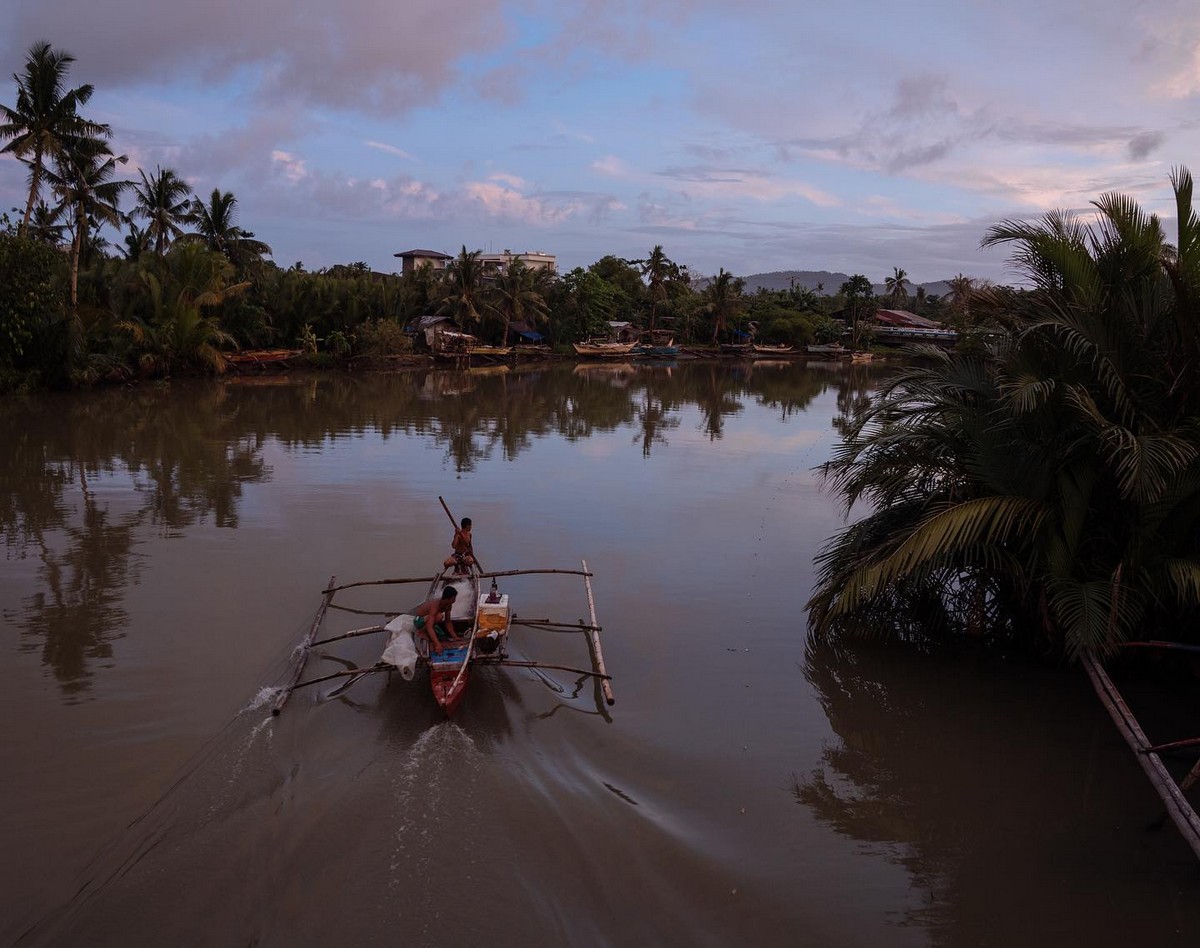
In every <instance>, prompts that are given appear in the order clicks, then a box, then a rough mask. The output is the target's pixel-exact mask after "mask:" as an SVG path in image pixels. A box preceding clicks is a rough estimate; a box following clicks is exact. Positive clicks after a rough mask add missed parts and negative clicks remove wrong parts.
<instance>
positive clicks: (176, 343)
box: [0, 42, 971, 390]
mask: <svg viewBox="0 0 1200 948" xmlns="http://www.w3.org/2000/svg"><path fill="white" fill-rule="evenodd" d="M72 62H74V59H73V57H71V56H70V55H69V54H67V53H64V52H62V51H59V50H55V49H53V48H52V47H51V46H50V44H49V43H46V42H39V43H36V44H34V45H33V46H32V47H31V48H30V50H29V53H28V57H27V61H26V64H25V69H24V71H23V72H21V73H20V74H18V75H16V76H14V79H15V80H16V84H17V87H16V96H15V100H14V103H13V105H11V106H7V105H5V106H0V142H4V145H3V151H4V152H5V153H8V154H11V155H12V156H14V157H15V158H16V159H17V160H18V161H20V162H22V163H23V164H24V165H25V166H26V168H27V169H28V171H29V178H28V180H29V192H28V198H27V200H26V201H25V207H24V208H23V209H22V208H17V209H14V210H16V212H17V213H16V218H15V219H16V221H17V223H16V224H15V225H7V226H6V228H5V230H6V232H7V233H8V235H9V237H10V238H11V239H12V240H13V241H15V242H14V243H10V244H7V245H6V249H5V253H6V261H8V265H9V266H11V267H15V268H17V269H18V270H19V271H20V272H21V273H23V274H24V273H28V274H32V276H30V277H29V279H32V280H34V281H35V282H37V281H41V282H40V283H39V286H43V289H42V290H41V291H39V293H40V294H41V295H37V294H35V295H32V296H31V295H30V294H29V291H28V290H26V289H20V285H21V284H20V281H14V282H11V283H10V284H9V285H7V286H0V311H2V312H3V314H4V316H3V318H4V320H5V322H4V325H3V327H2V331H3V332H4V337H3V342H2V343H0V344H2V345H3V346H4V347H5V348H4V350H3V351H2V352H0V367H3V366H7V367H9V368H13V367H16V366H17V365H18V360H23V361H20V363H19V364H20V366H21V367H22V368H23V371H24V373H25V374H22V375H21V376H20V384H25V383H26V382H27V381H32V382H33V383H34V384H39V383H40V384H86V383H90V382H94V381H98V380H103V379H110V380H123V379H127V378H129V377H131V376H134V375H138V376H142V377H155V376H165V375H169V374H171V373H178V372H200V371H203V372H220V371H222V370H223V368H224V366H225V361H226V357H227V356H228V354H229V353H230V352H232V351H234V350H236V349H254V348H267V347H270V348H284V349H295V350H301V351H303V352H305V353H307V354H308V355H309V356H310V358H311V360H312V362H313V363H314V364H318V365H324V364H329V363H335V362H342V361H345V360H348V359H350V358H353V357H356V356H363V357H371V358H379V357H386V356H389V355H394V354H397V353H403V352H406V351H408V350H409V349H411V348H412V347H413V345H414V344H416V345H420V344H421V336H420V335H419V334H418V333H416V332H415V331H413V326H412V324H413V323H414V322H415V321H416V320H417V319H418V318H420V317H427V316H438V315H441V316H445V317H448V318H450V319H452V320H453V321H454V322H455V323H456V324H457V326H458V328H459V329H461V330H463V331H466V332H470V333H472V334H475V335H476V336H478V337H479V338H480V340H481V341H483V342H486V343H492V344H501V343H510V342H512V341H514V340H515V338H516V337H515V336H514V335H513V332H512V330H513V329H514V327H516V328H518V329H520V330H523V331H529V330H533V331H535V332H537V333H539V334H540V335H541V336H542V337H543V339H544V340H545V341H546V342H548V343H550V344H551V345H553V346H556V347H558V348H559V349H561V350H563V351H568V352H569V351H570V348H569V347H570V343H572V342H577V341H580V340H582V339H586V338H589V337H593V336H608V335H610V334H611V332H612V330H611V327H610V325H609V324H610V323H612V322H626V323H630V324H632V325H633V326H634V327H637V328H640V329H648V330H653V329H659V330H663V331H665V332H666V333H667V334H668V335H673V336H674V338H675V341H676V342H677V343H678V344H681V345H708V344H715V343H719V342H727V341H730V340H732V339H733V338H735V337H737V338H745V335H753V336H755V337H756V338H758V339H760V340H763V341H767V342H771V343H790V344H792V345H797V346H801V345H805V344H808V343H811V342H814V341H815V342H828V341H831V340H833V339H836V338H837V337H838V336H839V335H840V334H841V331H842V329H841V325H840V324H839V323H835V322H834V321H833V320H832V319H831V317H833V316H835V315H837V316H840V317H841V318H842V319H844V320H846V321H847V322H848V324H849V325H850V326H851V327H852V328H853V330H854V339H855V340H856V342H859V343H864V344H865V342H867V341H869V337H868V336H867V335H866V333H865V332H864V326H865V320H866V315H867V314H869V313H870V312H871V311H872V309H873V307H874V305H875V302H876V301H875V299H874V297H873V295H872V294H873V289H872V286H871V283H870V281H868V280H867V278H866V277H865V276H863V275H861V274H855V275H854V276H853V277H852V278H851V279H850V281H849V282H848V283H847V284H846V285H844V286H843V287H842V288H841V290H839V292H837V293H836V294H832V295H825V294H824V293H823V292H813V291H812V290H809V289H805V288H796V287H792V288H790V289H788V290H782V291H759V292H758V293H755V294H752V295H748V294H746V293H745V287H744V285H743V282H742V281H741V280H739V279H738V278H735V277H734V276H733V275H732V274H730V273H728V272H727V271H725V270H724V269H722V270H720V271H719V272H718V273H717V274H716V275H715V276H713V277H702V276H699V275H696V274H693V273H692V272H691V271H689V269H688V267H687V266H686V265H684V264H681V263H677V262H676V261H674V260H672V259H671V258H670V257H669V256H668V255H667V253H666V251H665V250H664V248H663V246H662V245H661V244H659V245H655V246H654V247H652V248H650V250H649V251H648V252H647V253H646V255H645V256H644V257H641V258H639V259H633V260H627V259H623V258H621V257H617V256H613V255H608V256H604V257H602V258H600V259H599V260H597V261H596V262H595V263H593V264H592V265H591V266H589V267H587V268H582V267H581V268H576V269H574V270H571V271H570V272H567V273H564V274H561V275H558V274H552V273H546V272H545V271H541V270H537V269H534V268H532V267H529V266H526V265H525V264H524V263H523V262H522V261H520V260H519V259H516V260H514V261H513V263H512V264H510V265H508V266H506V267H502V268H500V269H498V270H494V271H493V270H485V268H484V266H483V265H482V262H481V253H480V251H478V250H468V248H467V246H466V245H463V246H462V249H461V251H460V253H459V254H458V255H457V256H456V257H454V258H453V260H452V261H451V262H450V265H449V266H448V267H447V268H446V269H444V270H437V271H435V270H433V269H432V267H430V266H424V267H419V268H417V269H416V270H415V271H412V272H408V273H404V274H403V275H398V274H394V273H393V274H384V273H374V272H371V270H370V268H369V267H368V266H367V265H366V264H363V263H350V264H340V265H336V266H332V267H329V268H327V269H323V270H318V271H315V272H310V271H307V270H305V268H304V266H303V265H302V264H301V263H296V264H295V265H293V266H292V267H289V268H287V269H284V268H282V267H280V266H278V265H276V264H275V263H274V262H272V261H271V260H270V257H271V255H272V252H271V248H270V245H269V244H268V243H267V242H265V241H264V240H262V239H260V238H259V237H257V236H256V235H255V234H254V232H253V231H251V230H248V229H247V228H246V227H245V226H244V225H243V224H242V223H241V222H240V221H239V204H238V200H237V197H236V196H235V195H234V194H233V193H232V192H229V191H224V190H222V189H221V188H212V189H211V191H207V190H206V195H205V196H200V195H196V194H194V193H193V191H192V188H191V186H190V185H189V184H188V183H187V180H186V178H185V174H184V173H183V172H181V171H178V170H176V169H173V168H164V167H162V166H156V167H155V169H154V171H153V173H150V172H148V171H146V170H145V169H137V170H136V177H131V178H128V179H126V178H124V177H121V175H122V174H123V173H124V172H123V171H122V166H123V165H125V163H126V159H125V156H123V155H116V154H113V153H112V151H111V149H110V147H109V142H110V139H111V134H112V133H111V129H110V128H109V127H108V126H107V125H104V124H101V123H98V122H95V121H92V120H90V119H88V118H86V117H85V116H84V115H83V114H82V110H83V109H84V108H85V107H86V106H87V104H88V102H89V100H90V98H91V95H92V87H91V86H79V87H78V88H71V87H70V84H69V82H68V72H69V68H70V65H71V63H72ZM114 230H115V231H117V232H118V233H119V234H120V237H119V238H118V239H117V240H115V241H114V242H113V244H110V243H109V242H108V240H107V239H106V238H105V236H104V235H105V233H111V232H113V231H114ZM18 237H19V238H20V239H19V240H18V239H17V238H18ZM114 244H115V245H116V246H115V247H114ZM114 250H116V251H118V252H119V254H120V255H119V256H118V255H117V253H115V252H112V251H114ZM50 271H53V279H52V280H51V279H50V278H49V277H48V276H47V274H48V273H50ZM14 272H16V271H14ZM39 274H40V275H39ZM960 277H962V275H961V274H960ZM22 279H25V278H24V277H22ZM962 281H965V282H964V283H963V285H962V286H961V287H960V291H961V292H960V295H959V297H958V298H957V299H958V300H959V302H956V303H955V304H954V305H955V307H957V308H956V309H954V310H953V314H958V315H961V313H963V312H965V311H966V305H967V304H966V302H963V301H965V300H966V299H967V296H965V295H962V294H969V292H970V291H971V286H970V284H971V281H970V280H969V279H967V278H965V277H962ZM907 285H908V281H907V278H906V277H905V271H903V270H901V269H900V268H894V276H893V277H891V278H889V283H888V288H889V293H890V297H889V298H890V299H891V300H892V301H893V302H896V301H899V300H903V299H906V298H907V289H906V287H907ZM51 286H52V287H53V288H54V289H53V291H51V289H49V287H51ZM819 289H823V288H819ZM911 308H913V309H915V310H916V311H918V312H924V313H926V314H927V315H931V316H936V315H938V314H939V313H941V311H942V310H943V309H946V307H945V306H943V305H942V303H941V301H939V300H938V299H937V298H936V297H930V298H928V299H926V298H925V297H924V296H923V295H922V294H921V293H920V292H918V294H917V297H916V300H915V302H914V303H912V304H911ZM49 326H54V327H56V333H57V334H55V333H48V334H47V333H43V334H42V335H37V334H35V333H34V328H35V327H40V329H39V331H41V330H45V329H46V328H47V327H49ZM406 331H407V334H406ZM743 334H745V335H743ZM5 379H6V380H5V381H0V390H3V389H4V388H7V387H11V386H12V385H13V384H17V383H15V382H14V381H13V378H10V377H8V376H6V377H5Z"/></svg>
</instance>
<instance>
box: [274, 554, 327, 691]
mask: <svg viewBox="0 0 1200 948" xmlns="http://www.w3.org/2000/svg"><path fill="white" fill-rule="evenodd" d="M336 582H337V577H336V576H330V577H329V588H328V589H327V590H326V592H325V595H323V596H322V597H321V605H320V606H318V607H317V614H316V615H315V616H313V621H312V626H311V627H310V628H309V630H308V634H307V635H306V636H304V639H303V641H301V643H300V658H299V660H298V661H297V662H296V667H295V668H294V669H293V670H292V674H291V676H290V677H289V679H288V683H287V687H285V688H284V689H283V692H282V693H281V694H280V695H279V697H278V698H276V699H275V704H274V705H272V706H271V713H272V714H276V715H277V714H279V712H280V711H282V710H283V706H284V705H285V704H287V700H288V698H290V697H291V696H292V692H293V691H295V690H296V682H298V681H299V680H300V675H301V674H302V673H303V672H304V663H305V662H307V661H308V649H309V646H311V645H312V641H313V639H315V638H316V637H317V629H319V628H320V627H321V620H322V619H324V618H325V610H326V609H328V608H329V603H330V600H332V599H333V594H334V589H333V584H334V583H336Z"/></svg>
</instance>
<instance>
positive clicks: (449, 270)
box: [438, 244, 483, 329]
mask: <svg viewBox="0 0 1200 948" xmlns="http://www.w3.org/2000/svg"><path fill="white" fill-rule="evenodd" d="M480 253H481V251H479V250H472V251H470V252H469V253H468V252H467V246H466V244H463V248H462V250H460V251H459V254H458V256H457V257H455V258H454V259H453V260H451V261H450V263H449V265H447V267H446V272H445V274H444V275H443V278H442V280H443V282H442V287H441V293H440V299H439V307H438V310H439V312H441V313H443V314H445V315H447V316H449V317H450V318H451V319H453V320H454V321H455V322H456V323H458V325H459V326H461V327H463V328H464V329H466V328H468V327H469V326H471V325H473V324H477V323H479V322H480V321H481V320H482V318H483V317H482V312H481V311H482V309H483V301H482V295H483V265H482V264H481V263H480V261H479V255H480Z"/></svg>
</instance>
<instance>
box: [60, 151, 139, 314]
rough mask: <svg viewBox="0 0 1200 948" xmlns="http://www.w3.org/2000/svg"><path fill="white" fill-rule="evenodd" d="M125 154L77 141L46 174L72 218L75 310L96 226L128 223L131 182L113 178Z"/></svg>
mask: <svg viewBox="0 0 1200 948" xmlns="http://www.w3.org/2000/svg"><path fill="white" fill-rule="evenodd" d="M127 160H128V159H127V158H126V157H125V156H124V155H114V154H113V153H112V152H111V151H110V150H109V148H108V143H107V142H106V141H104V140H102V139H96V138H75V139H72V140H71V141H70V143H69V146H68V147H67V148H65V149H64V150H63V151H61V152H59V154H57V155H56V156H55V161H54V167H53V169H47V170H46V171H45V177H46V181H47V182H48V183H49V184H50V186H51V187H52V188H53V189H54V192H55V194H57V195H58V197H59V199H60V201H61V202H62V205H63V206H64V208H68V209H70V219H71V225H70V226H71V231H72V241H71V309H72V310H74V309H75V307H76V306H77V304H78V299H79V293H78V285H79V261H80V258H81V256H82V253H83V249H84V247H85V246H87V245H88V242H89V233H90V231H91V230H93V229H94V227H93V225H95V226H99V225H103V224H111V225H113V226H118V225H120V224H121V222H122V221H124V219H125V216H124V215H123V214H122V213H121V208H120V206H119V205H120V200H121V193H122V192H123V191H124V190H125V189H126V188H127V187H129V186H130V185H131V183H132V182H129V181H117V180H114V179H113V176H114V175H115V174H116V170H117V165H119V164H125V162H126V161H127Z"/></svg>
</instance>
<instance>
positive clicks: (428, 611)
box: [413, 584, 458, 652]
mask: <svg viewBox="0 0 1200 948" xmlns="http://www.w3.org/2000/svg"><path fill="white" fill-rule="evenodd" d="M457 598H458V590H457V589H455V588H454V587H453V586H451V585H449V584H447V585H446V586H445V587H443V589H442V594H441V596H440V597H438V598H436V599H432V598H431V599H426V600H425V601H424V602H423V603H421V605H419V606H417V617H416V618H415V619H413V628H415V629H416V630H417V631H418V632H421V633H423V634H424V635H425V637H426V638H427V639H429V647H430V648H431V649H433V651H434V652H440V651H441V650H442V642H450V643H456V642H457V641H458V636H456V635H455V634H454V623H453V622H452V621H451V620H450V610H451V609H453V608H454V600H455V599H457Z"/></svg>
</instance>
